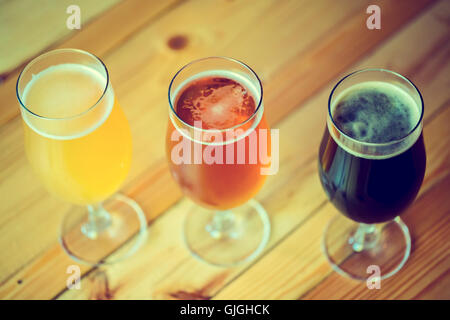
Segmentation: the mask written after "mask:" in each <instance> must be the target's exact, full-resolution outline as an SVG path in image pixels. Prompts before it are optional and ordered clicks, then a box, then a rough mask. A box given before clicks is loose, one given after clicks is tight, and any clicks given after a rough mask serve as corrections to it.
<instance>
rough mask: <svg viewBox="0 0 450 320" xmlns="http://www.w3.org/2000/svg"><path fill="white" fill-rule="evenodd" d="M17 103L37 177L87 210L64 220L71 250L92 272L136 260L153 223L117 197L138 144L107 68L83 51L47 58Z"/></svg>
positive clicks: (25, 78) (26, 78) (25, 81)
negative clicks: (102, 266) (130, 258)
mask: <svg viewBox="0 0 450 320" xmlns="http://www.w3.org/2000/svg"><path fill="white" fill-rule="evenodd" d="M17 98H18V100H19V103H20V110H21V114H22V119H23V124H24V125H23V127H24V133H25V134H24V135H25V151H26V154H27V156H28V159H29V162H30V164H31V166H32V167H33V169H34V171H35V172H36V174H37V176H38V177H39V178H40V179H41V181H42V182H43V183H44V185H45V187H46V188H47V189H48V190H49V191H50V192H51V193H52V194H55V195H57V196H58V197H60V198H62V199H64V200H66V201H68V202H71V203H73V204H77V205H84V206H85V207H84V208H83V207H81V206H79V207H75V208H73V209H72V210H71V211H70V212H69V213H68V214H67V215H66V216H65V218H64V221H63V225H62V228H61V235H60V242H61V244H62V246H63V248H64V250H65V251H66V252H67V253H68V254H69V255H70V256H71V257H72V258H73V259H75V260H76V261H78V262H82V263H86V264H89V265H100V264H106V263H113V262H116V261H119V260H122V259H124V258H126V257H128V256H129V255H131V254H132V253H134V252H135V251H136V250H137V249H138V248H139V246H140V245H141V244H142V243H143V241H144V240H145V237H146V230H147V229H146V227H147V224H146V219H145V215H144V213H143V211H142V209H141V208H140V207H139V205H138V204H137V203H136V202H135V201H133V200H131V199H130V198H128V197H126V196H124V195H119V194H117V195H115V196H112V197H111V195H113V194H114V193H115V192H116V191H117V190H118V189H119V187H120V186H121V184H122V182H123V181H124V180H125V178H126V176H127V174H128V171H129V168H130V165H131V154H132V139H131V131H130V127H129V125H128V121H127V119H126V117H125V114H124V112H123V111H122V109H121V107H120V105H119V103H118V101H117V98H116V97H115V95H114V91H113V89H112V86H111V82H110V78H109V74H108V70H107V68H106V66H105V65H104V63H103V62H102V61H101V60H100V59H99V58H98V57H96V56H94V55H93V54H91V53H88V52H86V51H82V50H77V49H60V50H54V51H50V52H47V53H45V54H42V55H40V56H39V57H37V58H35V59H34V60H32V61H31V62H30V63H29V64H28V65H27V66H26V67H25V68H24V69H23V71H22V72H21V74H20V75H19V78H18V80H17ZM124 243H126V244H125V245H124V246H122V247H121V250H119V251H118V252H115V253H114V254H113V255H112V256H110V254H111V253H113V252H114V251H115V250H116V249H117V248H119V246H121V245H123V244H124Z"/></svg>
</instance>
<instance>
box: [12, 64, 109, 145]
mask: <svg viewBox="0 0 450 320" xmlns="http://www.w3.org/2000/svg"><path fill="white" fill-rule="evenodd" d="M60 71H70V72H74V71H75V72H78V73H83V74H85V75H87V76H88V77H90V78H92V79H93V80H94V82H97V83H98V84H99V85H100V87H103V88H104V87H105V86H106V84H107V79H106V77H105V76H104V75H102V74H101V73H100V72H99V71H97V70H96V69H94V68H90V67H88V66H84V65H80V64H74V63H64V64H59V65H54V66H51V67H48V68H46V69H44V70H42V71H41V72H39V73H38V74H33V75H32V79H31V80H30V81H29V82H28V83H27V85H26V86H25V88H24V90H23V93H22V101H23V103H24V105H25V106H27V96H28V93H29V92H30V89H31V88H32V87H33V86H34V85H35V83H37V82H39V81H45V77H46V76H48V75H49V74H51V73H53V72H60ZM59 94H60V93H59V92H57V91H55V93H54V98H55V99H58V95H59ZM102 94H103V92H102ZM100 97H101V95H99V99H100ZM100 103H105V104H106V108H105V112H104V114H103V115H102V116H101V117H100V120H98V121H97V122H95V123H94V124H93V125H91V126H90V127H89V128H86V129H85V130H82V131H80V132H78V133H75V134H74V133H71V134H68V135H54V134H49V133H47V132H45V128H40V129H39V128H37V127H36V125H34V124H33V123H32V122H33V121H41V122H45V121H50V122H61V123H62V122H64V121H75V120H72V119H75V118H77V117H78V116H79V117H80V118H82V117H83V116H85V115H86V114H85V113H89V112H92V111H93V110H90V108H92V107H93V106H87V107H86V110H84V111H82V113H81V114H80V115H77V114H74V115H73V116H72V115H71V116H69V117H67V118H61V119H52V118H51V117H50V118H49V119H44V118H46V116H45V115H40V114H39V113H38V112H35V111H33V110H32V109H31V110H30V111H31V112H33V113H36V114H38V115H39V116H40V117H42V118H40V117H37V116H36V115H34V114H31V113H29V111H27V110H22V114H23V119H24V121H25V123H26V124H27V125H28V126H29V127H30V128H31V129H33V130H34V131H35V132H36V133H38V134H40V135H42V136H44V137H47V138H50V139H56V140H70V139H76V138H80V137H83V136H85V135H87V134H89V133H91V132H92V131H94V130H95V129H97V128H98V127H99V126H100V125H102V124H103V123H104V122H105V120H106V119H107V118H108V116H109V114H110V113H111V110H112V108H113V105H114V92H113V89H112V87H111V85H110V84H108V88H107V91H106V92H105V93H104V96H103V97H102V98H101V101H100ZM97 107H98V106H97V105H96V106H95V107H94V108H97ZM27 108H28V107H27ZM21 109H22V108H21ZM32 120H33V121H32ZM80 121H82V120H80ZM42 126H45V125H44V124H43V125H42Z"/></svg>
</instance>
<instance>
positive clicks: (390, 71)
mask: <svg viewBox="0 0 450 320" xmlns="http://www.w3.org/2000/svg"><path fill="white" fill-rule="evenodd" d="M368 71H378V72H387V73H390V74H392V75H394V76H396V77H398V78H400V79H402V80H404V81H406V82H407V83H408V84H410V85H411V86H412V87H413V88H414V89H415V90H416V92H417V94H418V95H419V97H420V104H421V105H420V107H421V110H420V116H419V119H418V120H417V123H416V124H415V125H414V127H413V128H412V129H411V130H410V131H409V132H408V133H407V134H406V135H405V136H403V137H401V138H399V139H395V140H392V141H389V142H381V143H376V142H364V141H360V140H357V139H355V138H352V137H350V136H349V135H347V134H346V133H345V132H344V131H342V130H341V128H339V126H338V125H337V124H336V122H335V121H334V119H333V115H332V114H331V98H332V97H333V94H334V92H335V91H336V89H337V88H338V86H339V85H340V84H341V83H342V82H343V81H344V80H346V79H347V78H349V77H351V76H354V75H357V74H359V73H364V72H368ZM423 114H424V103H423V97H422V94H421V93H420V91H419V89H418V88H417V87H416V85H415V84H414V83H413V82H412V81H411V80H409V79H408V78H407V77H405V76H403V75H401V74H399V73H398V72H395V71H392V70H388V69H383V68H366V69H360V70H356V71H353V72H351V73H349V74H348V75H346V76H345V77H343V78H342V79H340V80H339V81H338V82H337V83H336V84H335V86H334V87H333V90H331V93H330V96H329V98H328V117H329V119H330V120H331V122H332V124H333V126H334V128H336V130H338V132H339V134H341V135H343V136H344V137H345V138H346V139H349V140H350V141H352V142H354V143H356V144H360V145H364V146H369V147H370V146H374V147H379V146H389V145H393V144H396V143H399V142H402V141H404V140H405V139H406V138H408V137H409V136H411V134H413V133H414V132H415V131H416V130H417V129H418V127H419V126H420V124H421V123H422V119H423Z"/></svg>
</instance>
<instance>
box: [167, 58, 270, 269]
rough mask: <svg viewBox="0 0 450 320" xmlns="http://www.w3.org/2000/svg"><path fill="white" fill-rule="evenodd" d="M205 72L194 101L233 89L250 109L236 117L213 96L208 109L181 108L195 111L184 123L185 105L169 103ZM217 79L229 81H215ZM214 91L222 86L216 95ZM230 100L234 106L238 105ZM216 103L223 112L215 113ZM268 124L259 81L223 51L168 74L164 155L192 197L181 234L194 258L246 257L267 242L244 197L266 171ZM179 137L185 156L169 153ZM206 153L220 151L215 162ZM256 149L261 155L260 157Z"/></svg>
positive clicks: (262, 222) (265, 227) (227, 262)
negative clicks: (208, 84) (206, 83)
mask: <svg viewBox="0 0 450 320" xmlns="http://www.w3.org/2000/svg"><path fill="white" fill-rule="evenodd" d="M208 77H209V78H210V80H211V79H212V80H211V81H213V82H214V81H215V83H216V84H214V85H213V87H212V89H211V88H208V89H206V90H205V91H204V92H203V93H202V94H201V98H200V99H199V100H198V101H202V99H204V100H205V101H209V102H211V101H213V100H214V99H216V98H217V99H219V100H220V99H222V98H223V99H224V100H223V101H225V102H223V101H222V102H223V103H224V104H226V103H227V102H226V101H229V100H227V99H233V97H232V96H233V95H237V97H238V98H239V95H241V94H242V95H246V94H247V95H248V94H250V95H251V96H252V97H253V99H254V104H255V108H254V110H252V111H251V113H249V114H247V115H246V116H242V114H241V113H239V112H240V111H235V112H234V111H230V110H231V109H230V110H228V109H227V108H226V107H225V106H224V104H222V105H221V103H222V102H220V101H219V102H218V103H216V104H215V105H214V106H213V107H211V108H209V109H208V108H203V107H202V106H200V104H201V103H199V104H198V105H197V104H196V103H194V104H195V107H193V108H194V109H195V110H191V111H192V113H191V111H189V115H188V117H191V116H193V115H197V116H198V114H200V116H199V118H200V120H199V121H197V122H196V123H195V124H193V123H189V122H188V121H187V120H186V118H185V116H186V110H187V109H183V108H184V106H183V107H182V106H181V104H180V105H177V101H179V99H184V98H179V96H181V95H182V92H183V90H185V89H186V88H189V87H190V86H191V87H192V86H195V85H196V84H195V83H196V81H197V80H199V79H200V80H201V79H208ZM230 79H231V80H232V81H233V82H231V81H230ZM221 82H222V83H224V82H229V83H231V84H230V85H224V86H222V85H221V84H220V83H221ZM192 88H193V87H192ZM227 90H228V91H227ZM236 90H237V91H236ZM219 91H220V92H222V93H223V92H228V93H225V94H223V96H221V95H220V93H219ZM183 97H184V96H183ZM220 97H221V98H220ZM186 99H190V98H186ZM216 102H217V101H216ZM183 103H184V102H183ZM186 103H188V102H186ZM191 103H192V101H191ZM213 104H214V103H213ZM232 107H233V108H236V110H237V109H239V108H240V107H241V106H240V105H239V106H238V105H236V106H232ZM224 109H227V110H228V111H226V112H223V110H224ZM182 113H183V114H182ZM206 117H212V118H215V120H214V121H217V122H218V123H220V124H221V126H220V128H218V127H214V126H209V127H208V126H207V124H206V123H205V121H203V122H202V120H204V119H205V118H206ZM231 119H234V120H231ZM236 119H239V120H236ZM224 123H227V125H223V124H224ZM268 131H269V127H268V125H267V122H266V119H265V117H264V106H263V103H262V86H261V82H260V80H259V78H258V76H257V75H256V73H255V72H254V71H253V70H252V69H250V67H248V66H247V65H245V64H244V63H242V62H239V61H237V60H234V59H231V58H225V57H210V58H204V59H200V60H196V61H193V62H191V63H189V64H188V65H186V66H184V67H183V68H181V70H179V71H178V72H177V73H176V74H175V76H174V78H173V79H172V81H171V83H170V86H169V123H168V129H167V135H166V146H167V148H166V150H167V158H168V162H169V166H170V169H171V173H172V175H173V178H174V179H175V181H176V182H177V183H178V185H179V186H180V187H181V189H182V191H183V193H184V194H185V195H186V196H188V197H189V198H190V199H192V200H193V201H194V202H196V203H197V204H198V205H197V206H194V207H192V210H191V211H192V212H189V213H188V215H187V216H186V220H185V223H184V233H183V234H184V240H185V243H186V245H187V247H188V248H189V250H190V251H191V253H192V254H193V255H194V256H195V257H197V258H199V259H201V260H203V261H205V262H207V263H210V264H213V265H219V266H232V265H235V264H237V263H242V262H246V261H249V260H251V259H253V258H254V257H256V256H257V255H258V254H259V253H260V252H261V251H262V250H263V248H264V247H265V245H266V244H267V241H268V239H269V235H270V222H269V218H268V215H267V213H266V211H265V210H264V208H263V207H262V206H261V205H260V204H259V203H258V202H257V201H256V200H254V199H252V198H253V197H254V196H255V195H256V193H257V192H258V191H259V189H260V188H261V187H262V185H263V183H264V181H265V179H266V176H267V174H268V173H267V172H266V173H265V172H264V171H265V170H267V171H270V166H271V159H270V152H271V145H270V141H271V140H270V139H271V135H270V134H269V133H268ZM181 143H184V144H185V145H186V146H187V148H189V150H192V152H191V151H189V150H187V149H185V150H184V157H185V159H184V160H186V161H179V159H176V158H177V157H178V150H179V147H180V144H181ZM262 145H264V146H263V147H261V146H262ZM263 149H264V150H263ZM232 150H234V151H232ZM240 151H241V152H240ZM263 151H264V152H263ZM187 153H189V154H187ZM206 153H208V154H209V155H216V156H217V155H219V154H220V156H218V157H219V158H220V160H221V161H218V162H221V163H218V162H213V163H211V161H208V159H206V158H205V154H206ZM242 153H243V154H244V155H243V157H242V158H241V156H242ZM263 153H264V154H265V155H266V156H267V157H260V155H261V154H263ZM198 156H199V157H198ZM251 159H253V161H252V160H251ZM216 160H217V157H216Z"/></svg>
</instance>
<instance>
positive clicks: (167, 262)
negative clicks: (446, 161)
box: [60, 7, 447, 299]
mask: <svg viewBox="0 0 450 320" xmlns="http://www.w3.org/2000/svg"><path fill="white" fill-rule="evenodd" d="M437 10H439V7H437V8H433V11H432V12H428V13H427V14H426V15H425V16H424V17H422V18H420V19H419V20H418V21H417V22H415V23H414V24H413V25H411V26H410V27H408V28H407V29H406V30H404V31H403V32H401V33H400V34H399V36H398V37H395V38H393V39H392V40H390V41H389V42H388V43H387V44H386V49H385V50H388V49H390V48H391V47H395V48H399V49H401V48H402V47H404V50H405V51H402V50H397V51H396V55H398V56H401V55H404V54H405V53H407V52H408V51H407V50H408V48H407V47H405V46H402V45H401V44H402V43H403V44H405V41H409V39H410V34H411V33H412V32H414V31H415V30H416V29H418V28H423V27H424V26H425V25H428V24H429V21H430V17H433V14H434V12H436V11H437ZM438 29H439V28H436V30H438ZM433 32H435V31H434V30H429V34H426V36H430V35H431V33H433ZM445 32H446V29H441V31H440V33H439V34H437V35H436V36H435V37H433V39H434V40H433V41H429V42H427V46H429V47H432V46H434V44H435V43H436V42H439V41H440V39H441V37H442V35H443V34H445ZM396 57H397V56H396ZM390 58H391V57H389V56H386V55H383V54H382V53H380V54H375V55H373V56H371V57H369V58H368V59H367V60H366V61H364V62H363V63H362V64H364V63H366V64H371V63H374V62H375V61H376V62H377V63H380V64H382V63H384V61H383V60H382V59H390ZM420 59H427V61H428V62H429V63H430V64H432V63H433V59H430V57H429V56H428V54H427V50H423V52H422V55H421V56H420V58H418V60H420ZM411 64H412V65H414V61H411ZM407 67H409V66H404V68H407ZM400 71H407V70H400ZM442 74H444V75H445V74H446V70H443V71H442ZM442 74H441V73H439V74H438V75H437V77H438V78H440V77H442ZM430 85H431V86H430V87H429V88H431V89H432V90H438V89H440V88H439V87H436V86H435V84H434V83H430ZM421 89H423V90H424V91H426V92H427V93H429V94H430V96H432V93H433V91H429V90H428V87H424V88H421ZM329 92H330V90H329V88H326V89H325V90H323V91H322V92H321V93H320V94H319V95H318V96H317V97H314V99H312V100H311V101H310V102H308V103H307V104H305V105H303V106H302V108H301V109H299V110H298V111H296V112H295V113H293V114H292V115H290V117H289V118H287V119H286V121H283V122H282V123H281V124H280V138H281V141H280V146H281V149H280V153H281V154H280V156H281V164H282V166H281V168H280V172H279V173H278V175H277V176H275V177H270V178H269V180H268V181H267V184H266V186H265V187H264V188H263V190H262V192H261V194H260V196H259V198H260V199H262V202H263V204H264V206H265V207H266V209H267V210H268V212H270V213H272V226H273V235H272V239H271V242H270V244H269V249H268V250H269V253H268V254H267V256H268V257H269V256H272V253H273V252H278V253H279V255H278V254H277V255H276V256H275V258H274V259H272V260H271V261H273V264H271V265H267V264H265V265H264V267H261V268H258V265H259V262H258V263H257V264H255V266H252V267H251V268H250V269H248V270H247V268H248V266H243V267H238V268H233V269H223V268H217V267H212V266H208V265H205V264H203V263H200V262H198V261H197V260H195V259H193V258H192V257H190V256H189V254H188V253H187V252H186V251H183V250H182V249H183V246H182V243H180V240H179V237H180V236H177V235H176V234H174V232H175V233H176V232H178V233H179V232H180V231H181V227H182V220H183V216H184V215H185V214H186V212H187V211H188V210H189V208H190V207H189V202H188V201H184V200H183V201H182V202H180V203H179V204H178V205H177V206H176V207H175V208H173V209H171V210H170V211H169V212H168V213H167V214H165V215H164V216H163V217H161V218H160V219H158V220H157V221H156V222H155V223H154V224H153V225H152V229H151V230H152V231H153V232H156V233H157V235H156V236H155V238H153V239H155V240H154V241H151V243H149V245H148V246H146V248H144V249H143V251H144V252H145V254H141V255H139V257H136V260H133V261H132V262H130V263H127V262H124V263H123V265H122V266H113V267H112V268H111V269H110V270H109V272H108V283H109V286H110V288H111V290H112V291H114V296H113V297H114V298H119V299H120V298H158V299H161V298H168V299H185V298H192V299H209V298H211V297H213V296H214V295H215V294H216V293H217V292H218V291H219V290H221V288H223V286H225V285H226V284H228V283H230V282H231V284H230V285H228V286H227V287H226V288H225V289H223V291H220V293H219V295H218V296H217V298H231V299H236V298H259V297H260V296H259V294H264V292H265V293H267V296H264V297H265V298H276V297H278V296H277V292H275V290H277V288H278V287H280V288H281V287H282V284H284V283H283V282H282V281H281V280H280V282H278V278H279V275H277V274H276V272H273V273H272V272H270V271H268V270H272V269H273V270H281V269H282V270H283V272H282V274H285V273H287V274H288V275H290V276H291V277H292V274H291V273H289V270H287V269H290V268H291V267H292V266H294V268H295V266H296V265H297V260H298V259H296V258H297V257H298V255H300V254H301V255H302V257H306V262H305V264H304V265H302V266H305V265H309V264H310V263H312V262H313V261H316V260H317V259H318V258H320V256H321V252H320V250H318V249H317V247H316V246H312V244H311V241H313V240H314V239H320V236H321V231H322V224H323V223H324V222H326V221H328V220H327V218H330V217H331V216H332V214H334V212H333V211H330V210H328V211H325V212H326V213H327V215H328V216H327V217H325V219H323V217H322V219H316V220H312V218H311V219H309V220H307V219H308V217H309V216H310V215H311V213H314V210H318V209H319V208H321V206H322V205H323V204H324V203H326V199H325V195H324V192H323V191H322V189H321V187H320V184H319V181H318V179H317V173H316V172H317V167H316V155H315V154H316V151H317V145H318V143H319V141H320V138H321V134H322V129H323V128H324V123H325V117H324V116H325V108H324V107H323V106H325V105H326V97H327V95H328V94H329ZM290 103H291V104H292V103H295V101H292V102H290ZM320 106H322V107H320ZM438 109H439V105H435V104H433V105H432V107H431V109H430V111H432V110H434V111H436V110H438ZM430 114H432V113H430ZM283 132H289V134H288V135H283ZM312 132H314V133H315V134H311V133H312ZM305 137H308V138H307V139H305ZM434 142H435V143H437V142H439V141H434ZM439 143H440V142H439ZM443 143H444V144H445V143H447V141H444V142H443ZM438 145H439V144H438ZM434 146H435V145H433V146H432V147H431V148H434ZM437 149H438V148H437ZM299 155H301V156H299ZM440 156H441V157H442V152H441V153H440ZM302 159H303V160H304V161H302ZM438 159H440V158H438ZM433 162H434V163H439V161H433ZM430 183H431V181H430ZM299 208H301V210H300V209H299ZM330 208H331V206H330ZM314 217H316V215H314ZM310 220H311V221H313V222H311V223H313V227H312V228H311V229H308V230H310V232H309V233H308V232H306V233H300V234H301V235H302V237H304V239H308V241H306V243H305V245H304V246H303V245H302V240H301V239H298V238H297V239H296V242H290V247H289V250H282V251H278V248H279V246H280V244H279V243H280V242H281V241H282V240H283V238H284V237H288V236H289V233H290V232H292V231H293V230H295V229H296V227H297V226H298V225H301V224H302V223H304V221H307V222H306V223H308V224H309V223H310V222H309V221H310ZM301 229H302V230H303V228H301ZM164 230H166V231H164ZM297 230H300V229H297ZM297 230H296V231H295V232H297ZM313 231H314V234H313ZM177 238H178V239H177ZM302 239H303V238H302ZM309 239H311V241H310V240H309ZM303 241H304V240H303ZM283 243H284V242H281V245H282V244H283ZM299 246H301V247H300V248H299ZM272 247H275V248H274V249H272V250H271V249H270V248H272ZM302 249H304V250H303V251H302ZM168 254H170V256H171V258H170V259H167V258H166V257H167V255H168ZM264 259H266V257H264ZM319 260H320V259H319ZM284 261H294V262H293V263H292V265H291V266H287V265H286V263H284ZM322 262H323V261H322ZM289 263H290V262H289ZM312 266H313V267H311V269H310V270H311V272H312V273H314V275H315V277H313V278H312V279H311V280H312V282H308V281H311V280H307V279H304V278H302V280H303V281H305V283H306V285H307V286H306V287H304V290H306V289H308V288H310V285H312V284H313V283H317V282H318V281H320V280H321V279H322V278H321V276H323V273H324V272H325V274H326V270H327V268H328V266H327V264H323V265H322V266H321V267H319V268H318V269H315V268H314V266H316V265H315V264H312ZM144 268H145V269H144ZM255 268H256V270H258V271H257V272H255V274H253V270H255ZM277 268H279V269H277ZM145 270H151V271H149V272H146V271H145ZM243 272H245V273H243ZM241 273H243V275H242V276H241V277H239V278H237V280H236V277H238V276H239V275H240V274H241ZM264 273H267V274H268V275H267V276H265V275H264ZM247 274H253V275H254V276H251V277H250V280H251V281H249V282H247V281H246V280H245V279H248V278H247ZM136 275H139V276H136ZM241 278H242V279H243V280H241ZM259 279H261V280H259ZM273 279H277V282H276V287H277V288H275V289H274V291H271V290H269V287H272V286H273V284H274V280H273ZM91 281H92V280H90V279H89V278H87V279H85V280H83V282H82V283H83V284H84V285H85V289H83V290H81V291H75V290H72V291H66V292H65V293H64V294H63V295H61V296H60V298H63V299H71V298H89V297H92V296H95V295H94V294H93V293H92V291H91V290H96V289H95V288H93V287H92V286H91V285H90V283H91ZM289 281H290V279H286V281H285V282H289ZM250 282H251V283H250ZM261 282H264V283H265V284H266V286H263V287H262V289H261V290H259V289H257V288H259V287H261ZM235 283H236V286H235ZM296 283H298V282H296ZM229 288H231V289H229ZM246 288H248V289H246ZM228 290H231V291H228ZM99 295H100V296H104V295H103V294H101V293H100V294H99ZM294 297H296V295H294Z"/></svg>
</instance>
